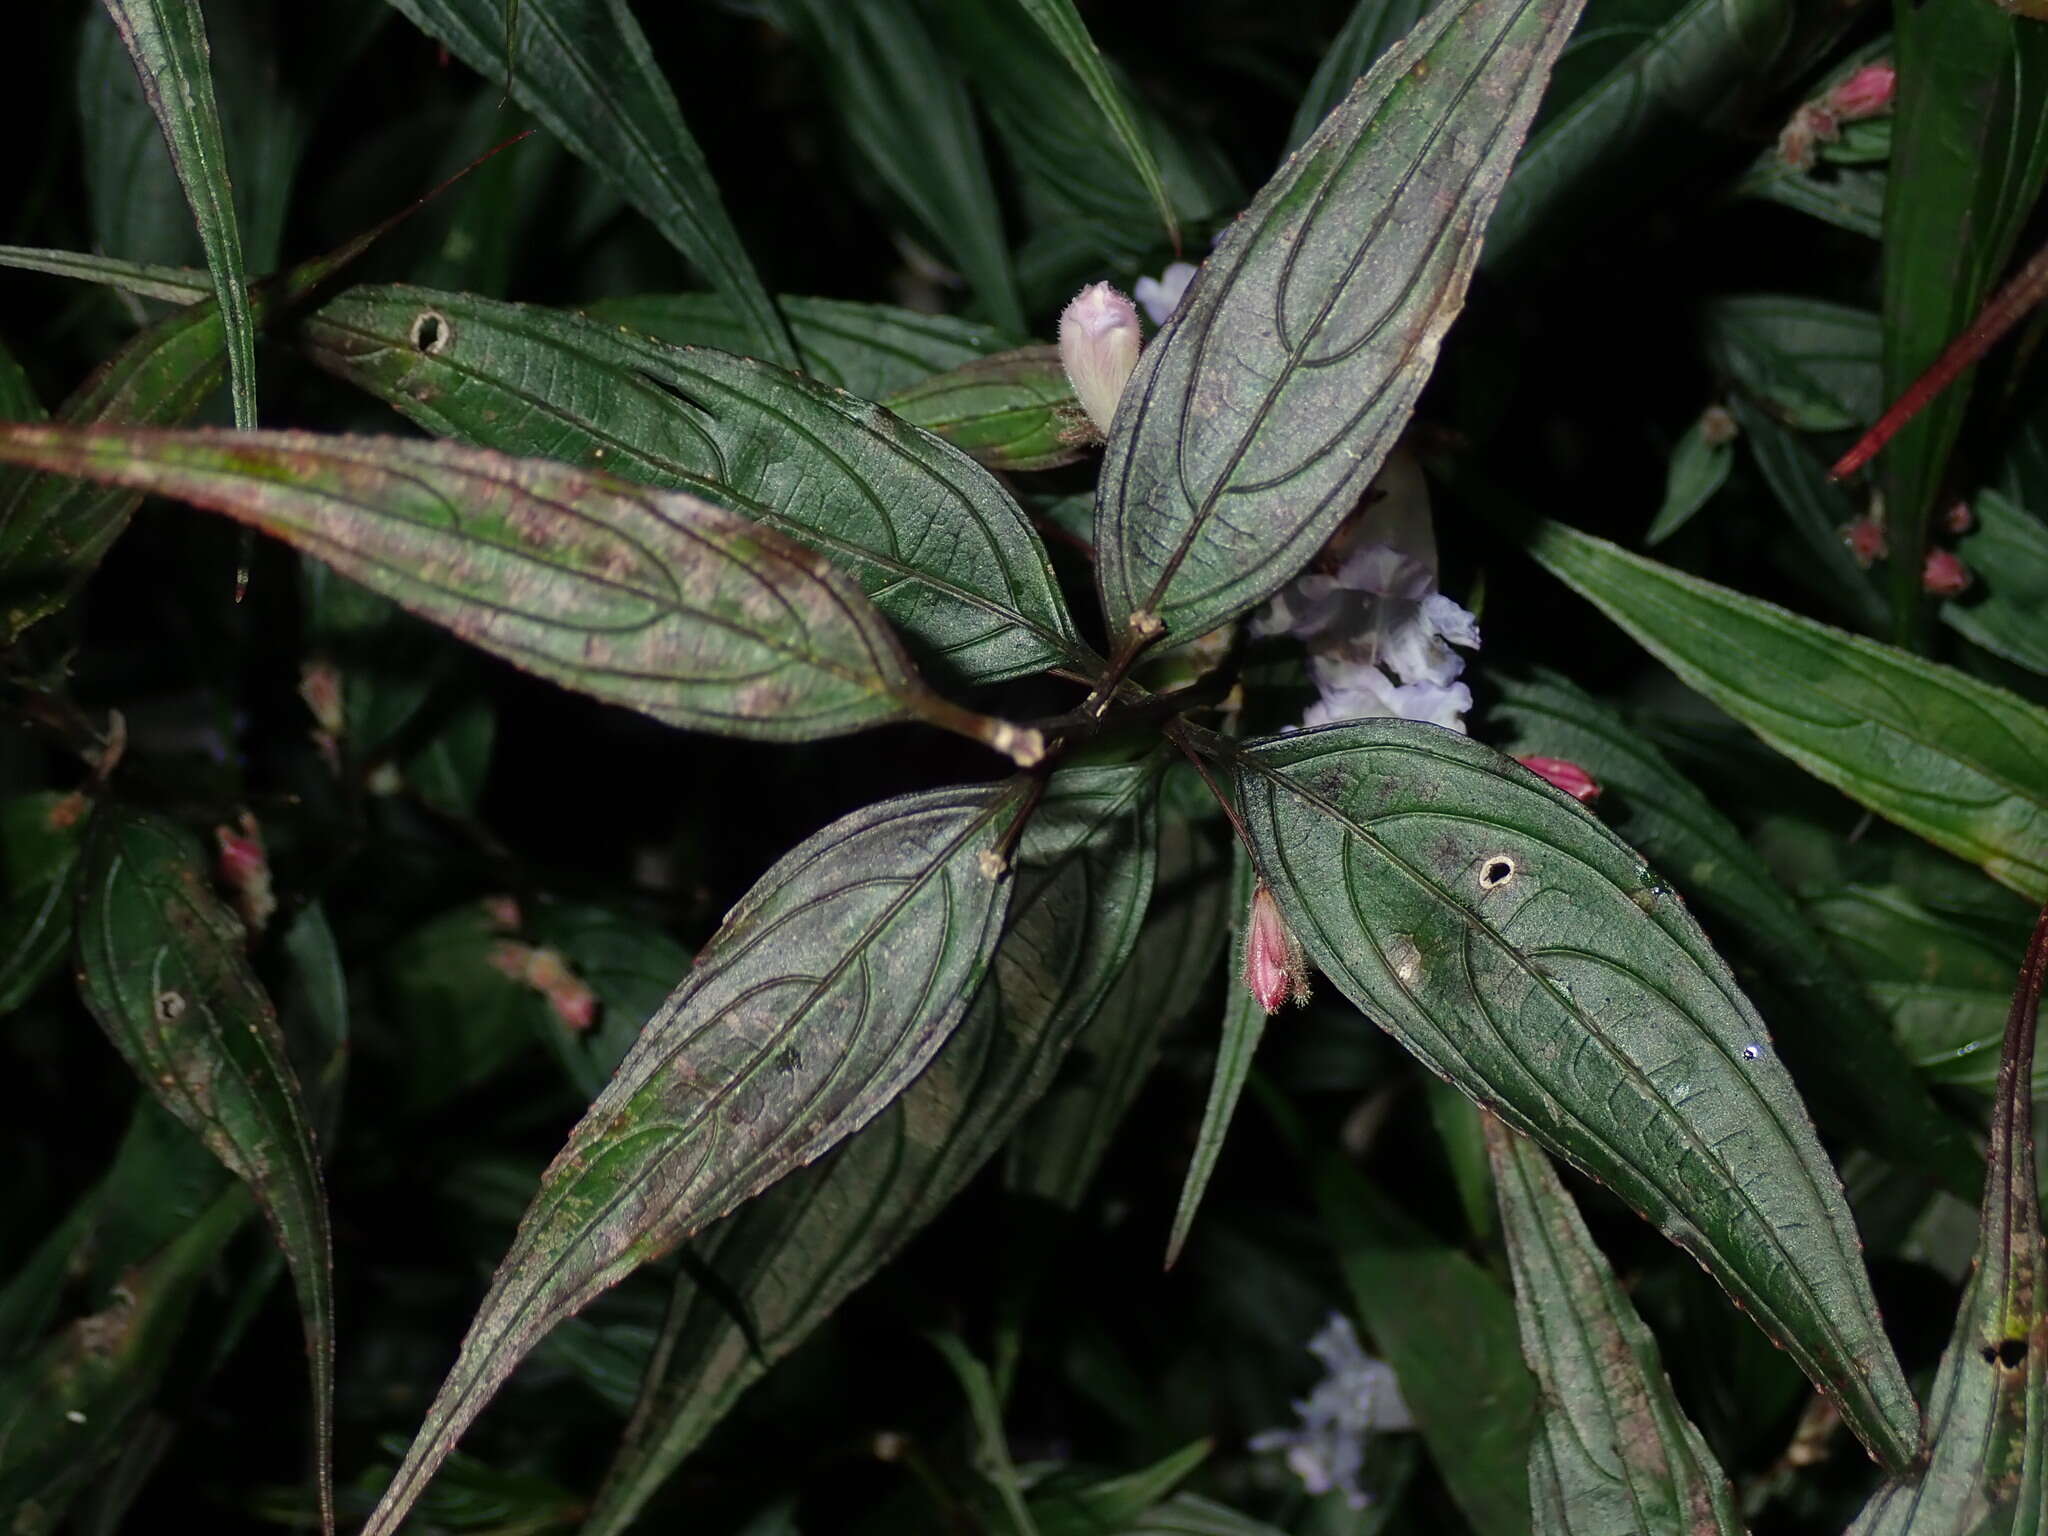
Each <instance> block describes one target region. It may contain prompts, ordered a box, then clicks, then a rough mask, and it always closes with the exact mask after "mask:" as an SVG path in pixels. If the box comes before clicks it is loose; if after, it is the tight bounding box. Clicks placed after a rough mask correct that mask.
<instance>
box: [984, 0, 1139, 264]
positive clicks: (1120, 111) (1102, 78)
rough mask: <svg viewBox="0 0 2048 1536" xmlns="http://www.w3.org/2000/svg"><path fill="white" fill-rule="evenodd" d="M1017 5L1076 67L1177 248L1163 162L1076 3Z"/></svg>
mask: <svg viewBox="0 0 2048 1536" xmlns="http://www.w3.org/2000/svg"><path fill="white" fill-rule="evenodd" d="M1016 3H1017V4H1018V5H1020V6H1022V7H1023V9H1024V10H1025V11H1026V12H1027V13H1028V14H1029V15H1030V17H1031V19H1032V20H1033V21H1035V22H1037V23H1038V25H1039V27H1040V28H1041V29H1042V30H1043V31H1044V33H1045V35H1046V36H1047V37H1048V38H1050V39H1051V40H1052V44H1053V46H1054V47H1055V48H1057V49H1058V50H1059V52H1060V56H1061V57H1062V58H1064V59H1065V60H1066V61H1067V62H1068V63H1069V64H1071V65H1072V66H1073V67H1074V73H1075V74H1077V75H1079V76H1080V77H1081V81H1082V83H1083V84H1084V85H1086V86H1087V87H1088V94H1089V96H1090V97H1092V98H1093V99H1094V102H1095V105H1096V106H1097V107H1099V108H1101V110H1102V117H1103V121H1104V122H1106V123H1107V124H1108V125H1109V131H1110V132H1111V133H1112V134H1113V135H1115V137H1116V142H1117V145H1118V147H1119V148H1120V149H1121V150H1122V151H1123V153H1124V157H1125V158H1126V159H1127V160H1129V162H1130V164H1131V169H1133V170H1135V171H1136V172H1137V173H1138V180H1139V181H1141V182H1143V183H1144V186H1145V191H1146V193H1147V194H1148V195H1149V196H1150V197H1151V199H1152V203H1153V206H1154V207H1155V208H1157V209H1158V210H1159V221H1160V222H1161V223H1162V224H1164V225H1165V226H1166V237H1167V239H1169V240H1171V241H1172V242H1173V245H1174V249H1176V250H1178V249H1179V248H1180V224H1179V221H1178V220H1176V219H1175V218H1174V214H1173V204H1172V202H1171V201H1170V200H1169V199H1168V198H1167V195H1166V183H1165V181H1164V180H1163V179H1162V178H1161V177H1160V174H1159V164H1158V162H1157V161H1156V160H1154V159H1153V158H1152V150H1151V148H1150V146H1148V145H1147V144H1146V142H1145V137H1144V135H1143V134H1142V133H1141V132H1140V131H1139V129H1138V120H1137V117H1136V115H1135V114H1134V113H1133V111H1132V109H1131V104H1130V102H1129V101H1127V100H1125V98H1124V92H1123V88H1122V87H1121V86H1119V85H1118V84H1117V82H1116V81H1115V80H1114V79H1112V78H1111V76H1110V73H1109V67H1108V66H1107V65H1106V64H1104V63H1103V62H1102V54H1101V51H1100V50H1098V49H1097V48H1096V46H1095V39H1094V38H1092V37H1090V36H1089V35H1088V27H1087V24H1086V23H1085V22H1083V21H1082V20H1081V17H1080V13H1079V12H1077V11H1076V10H1075V9H1074V0H1016Z"/></svg>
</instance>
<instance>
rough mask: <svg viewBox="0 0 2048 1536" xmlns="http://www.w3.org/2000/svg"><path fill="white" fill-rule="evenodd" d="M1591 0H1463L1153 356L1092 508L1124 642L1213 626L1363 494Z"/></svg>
mask: <svg viewBox="0 0 2048 1536" xmlns="http://www.w3.org/2000/svg"><path fill="white" fill-rule="evenodd" d="M1579 9H1580V0H1447V3H1445V4H1443V5H1440V6H1438V7H1437V9H1436V10H1434V11H1433V12H1431V13H1430V15H1428V16H1427V17H1425V18H1424V19H1423V21H1422V22H1421V23H1420V24H1419V25H1418V26H1417V27H1416V28H1415V30H1414V31H1413V32H1411V33H1410V34H1409V35H1408V37H1407V38H1406V39H1404V40H1403V41H1402V42H1401V43H1399V44H1397V45H1396V46H1395V47H1394V48H1392V49H1390V50H1388V52H1387V53H1386V54H1385V55H1383V56H1382V57H1381V58H1380V60H1379V62H1378V63H1376V64H1375V65H1374V66H1373V67H1372V69H1371V71H1370V72H1368V73H1367V74H1366V75H1365V76H1364V77H1363V78H1362V79H1361V80H1360V81H1359V82H1358V84H1357V85H1356V86H1355V87H1353V89H1352V91H1351V94H1350V95H1349V96H1347V97H1346V98H1345V99H1344V102H1343V103H1342V105H1340V106H1339V107H1338V108H1337V109H1336V110H1335V111H1334V112H1332V113H1331V114H1330V116H1329V117H1328V118H1326V119H1325V120H1324V122H1323V124H1322V126H1321V127H1320V128H1318V129H1317V130H1316V131H1315V133H1314V134H1313V135H1311V136H1310V138H1309V140H1308V142H1307V143H1305V144H1304V145H1303V146H1302V147H1301V149H1300V150H1298V151H1297V152H1296V153H1295V154H1294V155H1292V156H1291V157H1290V158H1289V159H1288V161H1287V163H1286V165H1285V166H1283V167H1282V168H1281V170H1280V173H1279V174H1278V175H1277V176H1275V177H1274V178H1273V179H1272V180H1271V181H1269V182H1268V183H1267V184H1266V186H1265V188H1264V189H1263V190H1262V191H1261V192H1260V193H1259V195H1258V196H1257V197H1256V198H1255V199H1253V201H1252V204H1251V206H1250V208H1248V209H1247V210H1246V211H1245V213H1244V214H1243V215H1242V216H1241V217H1240V218H1239V219H1238V220H1237V222H1236V223H1234V224H1232V225H1231V226H1230V227H1229V228H1228V229H1227V230H1226V231H1225V232H1224V235H1223V238H1222V240H1221V241H1220V242H1219V243H1218V245H1217V247H1216V251H1215V254H1214V255H1212V256H1211V257H1210V258H1209V261H1208V263H1207V265H1206V266H1204V267H1203V269H1202V271H1201V273H1200V274H1199V275H1198V276H1197V277H1196V278H1195V280H1194V284H1193V286H1192V287H1190V288H1189V289H1188V291H1187V294H1186V296H1185V297H1184V298H1183V299H1182V300H1181V304H1180V307H1179V308H1178V309H1177V310H1176V311H1175V312H1174V315H1173V318H1172V319H1171V320H1170V321H1168V322H1167V325H1166V327H1165V329H1164V330H1162V331H1161V332H1160V333H1159V336H1158V337H1157V339H1155V340H1154V341H1153V342H1152V344H1151V345H1150V346H1149V347H1147V348H1146V349H1145V352H1144V354H1143V355H1142V356H1141V357H1140V358H1139V360H1138V367H1137V371H1136V372H1135V373H1134V374H1132V376H1131V380H1130V383H1129V384H1128V385H1127V386H1126V387H1125V390H1124V394H1123V398H1122V400H1121V402H1120V403H1119V405H1118V408H1117V413H1116V419H1115V421H1114V423H1113V424H1112V429H1111V432H1110V440H1109V452H1108V455H1107V456H1106V458H1105V459H1104V461H1103V466H1102V478H1101V482H1100V485H1099V488H1098V490H1097V492H1096V507H1095V544H1096V549H1097V553H1098V564H1097V567H1096V574H1097V578H1098V582H1099V585H1100V588H1101V592H1102V603H1103V609H1104V611H1105V613H1106V614H1107V615H1108V618H1109V622H1110V627H1111V631H1112V633H1113V634H1121V633H1123V632H1125V631H1127V630H1128V631H1130V632H1133V633H1144V632H1148V631H1150V630H1151V629H1152V625H1151V624H1150V623H1149V622H1148V621H1149V620H1150V619H1157V620H1158V621H1160V622H1163V623H1164V625H1165V628H1166V632H1167V633H1168V634H1169V635H1174V636H1179V637H1181V638H1187V637H1191V636H1194V635H1198V634H1202V633H1205V632H1206V631H1208V630H1210V629H1213V628H1215V627H1216V626H1217V625H1218V624H1221V623H1222V622H1223V621H1224V620H1226V619H1229V618H1232V617H1234V616H1235V615H1237V614H1239V613H1242V612H1244V611H1245V610H1246V609H1247V608H1249V607H1251V606H1252V605H1253V604H1254V603H1257V602H1259V601H1260V600H1261V599H1263V598H1265V597H1267V596H1269V595H1270V594H1271V593H1273V592H1274V591H1276V590H1278V589H1279V587H1280V586H1281V585H1282V584H1283V583H1285V582H1286V581H1288V580H1290V579H1291V578H1292V577H1293V576H1294V575H1295V574H1296V573H1297V572H1299V571H1300V570H1301V569H1302V568H1303V567H1304V566H1306V565H1307V564H1308V563H1309V560H1310V558H1311V557H1312V556H1313V555H1314V554H1315V553H1316V551H1317V550H1318V549H1319V548H1321V547H1322V545H1323V543H1324V541H1325V540H1326V539H1328V538H1329V536H1330V534H1331V533H1332V532H1333V531H1335V529H1336V527H1337V524H1338V522H1339V521H1340V520H1341V519H1342V518H1343V517H1344V516H1345V514H1346V513H1348V512H1349V511H1350V510H1351V509H1352V507H1353V506H1355V505H1356V504H1357V502H1358V499H1359V497H1360V496H1361V495H1363V494H1364V492H1365V489H1366V487H1367V486H1368V485H1369V484H1370V483H1371V482H1372V478H1373V476H1374V475H1375V474H1377V473H1378V471H1379V467H1380V463H1381V461H1382V460H1383V459H1384V458H1385V457H1386V454H1387V451H1388V449H1390V448H1391V447H1392V446H1393V443H1394V439H1395V438H1396V437H1397V436H1398V435H1399V433H1400V431H1401V429H1402V428H1403V427H1404V426H1405V425H1406V424H1407V420H1408V414H1409V411H1410V410H1411V408H1412V407H1413V406H1414V403H1415V400H1416V397H1417V396H1418V395H1419V394H1420V393H1421V390H1422V386H1423V383H1424V381H1425V380H1426V379H1427V378H1428V377H1429V373H1430V369H1431V367H1432V366H1433V365H1434V363H1435V359H1436V352H1437V348H1438V346H1439V345H1440V344H1441V342H1442V340H1443V337H1444V333H1445V332H1446V331H1448V330H1449V329H1450V326H1451V322H1452V321H1453V320H1454V319H1456V317H1457V314H1458V311H1459V310H1460V308H1462V307H1463V304H1464V300H1465V286H1466V283H1467V282H1468V281H1469V280H1470V278H1471V275H1472V269H1473V266H1474V265H1475V263H1476V262H1477V261H1478V257H1479V244H1480V235H1481V233H1482V231H1483V230H1484V228H1485V226H1486V220H1487V217H1488V216H1489V215H1490V214H1491V212H1492V211H1493V207H1494V204H1495V202H1496V201H1497V200H1498V198H1499V196H1500V190H1501V186H1502V184H1503V183H1504V182H1505V181H1506V179H1507V175H1508V172H1509V170H1510V169H1511V168H1512V166H1513V164H1514V160H1515V152H1516V150H1517V149H1519V148H1520V147H1521V142H1522V136H1523V135H1524V133H1526V132H1527V130H1528V126H1529V120H1530V118H1531V116H1533V115H1534V113H1535V111H1536V103H1537V101H1538V100H1539V99H1540V98H1541V96H1542V94H1543V90H1544V86H1545V85H1546V83H1547V82H1548V80H1549V78H1550V65H1551V62H1552V61H1553V60H1554V59H1555V58H1556V57H1557V54H1558V50H1560V49H1561V48H1563V46H1564V42H1565V38H1566V37H1567V36H1568V35H1569V33H1570V32H1571V29H1572V25H1573V23H1574V22H1576V21H1577V19H1578V15H1579Z"/></svg>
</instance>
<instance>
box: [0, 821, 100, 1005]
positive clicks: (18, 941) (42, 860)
mask: <svg viewBox="0 0 2048 1536" xmlns="http://www.w3.org/2000/svg"><path fill="white" fill-rule="evenodd" d="M90 811H91V807H90V805H89V804H88V803H87V801H86V799H85V797H84V796H83V795H76V794H62V793H60V792H58V791H57V790H54V789H49V790H43V791H42V792H40V793H38V794H33V795H17V796H15V797H14V798H12V799H10V800H6V801H0V1014H7V1013H11V1012H13V1011H14V1010H15V1009H16V1008H19V1007H20V1006H21V1005H22V1003H23V1002H24V1001H25V1000H26V999H27V998H28V996H29V994H30V993H32V992H34V991H35V989H36V988H37V987H38V986H40V985H41V984H42V982H43V981H44V979H45V978H46V977H48V976H49V975H50V973H51V972H53V971H55V970H56V969H57V967H58V966H59V965H60V964H62V963H63V959H64V954H65V951H66V950H68V949H69V948H70V947H71V924H72V915H73V912H72V909H73V907H74V906H75V903H74V902H73V900H72V898H73V896H74V895H76V894H77V889H78V883H77V879H76V876H77V871H78V854H79V848H80V845H81V841H82V839H83V837H84V834H85V826H86V817H87V816H88V815H89V814H90Z"/></svg>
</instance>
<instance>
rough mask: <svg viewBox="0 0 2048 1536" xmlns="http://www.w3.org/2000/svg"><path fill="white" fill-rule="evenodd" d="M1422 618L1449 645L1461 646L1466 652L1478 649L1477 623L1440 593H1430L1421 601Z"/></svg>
mask: <svg viewBox="0 0 2048 1536" xmlns="http://www.w3.org/2000/svg"><path fill="white" fill-rule="evenodd" d="M1422 617H1423V621H1424V622H1425V623H1427V624H1428V625H1429V627H1430V628H1431V629H1433V630H1435V631H1436V632H1437V633H1438V634H1440V635H1442V636H1443V637H1444V638H1445V639H1446V640H1448V641H1450V642H1451V644H1453V645H1462V646H1464V647H1465V649H1466V650H1468V651H1476V650H1478V649H1479V621H1478V620H1477V619H1475V618H1473V617H1472V615H1471V614H1470V613H1468V612H1466V611H1465V610H1464V609H1463V608H1461V607H1459V606H1458V605H1457V604H1456V603H1454V602H1452V601H1451V600H1450V599H1449V598H1448V597H1445V596H1444V595H1443V594H1442V593H1441V592H1432V593H1430V594H1429V596H1427V597H1425V598H1424V599H1423V600H1422Z"/></svg>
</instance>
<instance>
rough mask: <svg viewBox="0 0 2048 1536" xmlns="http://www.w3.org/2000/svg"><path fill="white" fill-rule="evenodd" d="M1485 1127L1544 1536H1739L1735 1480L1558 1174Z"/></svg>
mask: <svg viewBox="0 0 2048 1536" xmlns="http://www.w3.org/2000/svg"><path fill="white" fill-rule="evenodd" d="M1485 1125H1486V1146H1487V1152H1488V1153H1489V1155H1490V1157H1491V1160H1492V1162H1493V1176H1494V1183H1495V1186H1496V1187H1497V1188H1498V1189H1499V1191H1500V1214H1501V1233H1502V1235H1503V1237H1505V1239H1506V1241H1507V1251H1508V1262H1509V1264H1510V1265H1511V1266H1512V1267H1513V1270H1514V1276H1515V1315H1516V1317H1517V1318H1519V1319H1520V1320H1521V1326H1522V1354H1523V1357H1524V1358H1525V1359H1527V1360H1528V1362H1529V1369H1530V1370H1532V1371H1534V1372H1535V1373H1536V1381H1537V1385H1538V1387H1539V1388H1540V1389H1541V1390H1540V1393H1539V1397H1538V1401H1539V1403H1540V1405H1541V1407H1540V1411H1539V1421H1538V1426H1537V1430H1536V1433H1535V1435H1534V1436H1532V1437H1531V1439H1530V1441H1529V1504H1530V1512H1531V1514H1532V1515H1533V1516H1534V1521H1533V1523H1534V1526H1535V1529H1536V1531H1537V1532H1538V1533H1539V1536H1738V1533H1740V1532H1741V1531H1742V1529H1743V1525H1742V1519H1741V1516H1740V1515H1739V1514H1738V1513H1737V1510H1736V1507H1735V1494H1734V1491H1733V1490H1732V1489H1731V1488H1730V1487H1729V1486H1728V1475H1727V1474H1726V1473H1725V1472H1723V1471H1722V1470H1721V1467H1720V1463H1718V1462H1717V1461H1715V1460H1714V1453H1713V1452H1712V1451H1710V1450H1708V1449H1707V1443H1706V1441H1705V1440H1703V1439H1702V1438H1701V1437H1700V1432H1699V1431H1698V1430H1697V1429H1695V1428H1694V1427H1693V1425H1692V1421H1691V1420H1690V1419H1688V1418H1686V1416H1685V1411H1684V1410H1683V1409H1682V1408H1680V1407H1679V1406H1678V1399H1677V1398H1676V1397H1675V1396H1674V1395H1673V1394H1672V1391H1671V1382H1670V1379H1669V1378H1668V1377H1667V1376H1666V1375H1665V1374H1664V1361H1663V1357H1662V1356H1661V1355H1660V1354H1659V1353H1658V1351H1657V1341H1656V1340H1655V1339H1654V1338H1652V1337H1651V1335H1650V1330H1649V1329H1648V1328H1646V1327H1644V1326H1643V1320H1642V1318H1640V1317H1639V1316H1637V1315H1636V1309H1635V1307H1634V1306H1633V1305H1632V1304H1631V1303H1630V1301H1629V1299H1628V1297H1627V1295H1626V1294H1625V1293H1624V1292H1623V1291H1622V1289H1621V1286H1620V1284H1619V1283H1618V1282H1617V1281H1616V1280H1615V1278H1614V1271H1613V1270H1612V1269H1610V1268H1609V1267H1608V1264H1607V1260H1606V1257H1605V1256H1604V1255H1603V1254H1602V1253H1601V1252H1600V1250H1599V1248H1598V1247H1596V1246H1595V1245H1594V1243H1593V1236H1592V1234H1591V1233H1590V1232H1588V1231H1587V1230H1586V1222H1585V1218H1584V1217H1582V1216H1580V1214H1579V1208H1578V1206H1577V1205H1576V1204H1574V1203H1573V1201H1572V1197H1571V1196H1570V1195H1569V1194H1568V1193H1566V1191H1565V1187H1564V1184H1563V1182H1562V1181H1561V1180H1560V1179H1559V1178H1558V1176H1557V1170H1556V1169H1554V1168H1552V1167H1551V1166H1550V1159H1549V1158H1547V1157H1545V1156H1544V1155H1543V1153H1542V1152H1541V1151H1540V1150H1539V1149H1538V1148H1537V1147H1536V1146H1535V1145H1533V1144H1532V1143H1530V1142H1528V1141H1525V1140H1523V1138H1521V1137H1520V1136H1517V1135H1515V1134H1514V1133H1513V1132H1512V1131H1510V1130H1508V1129H1507V1127H1505V1126H1504V1125H1502V1124H1501V1123H1500V1121H1499V1120H1497V1119H1495V1118H1494V1117H1493V1116H1491V1115H1488V1116H1486V1117H1485Z"/></svg>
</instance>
